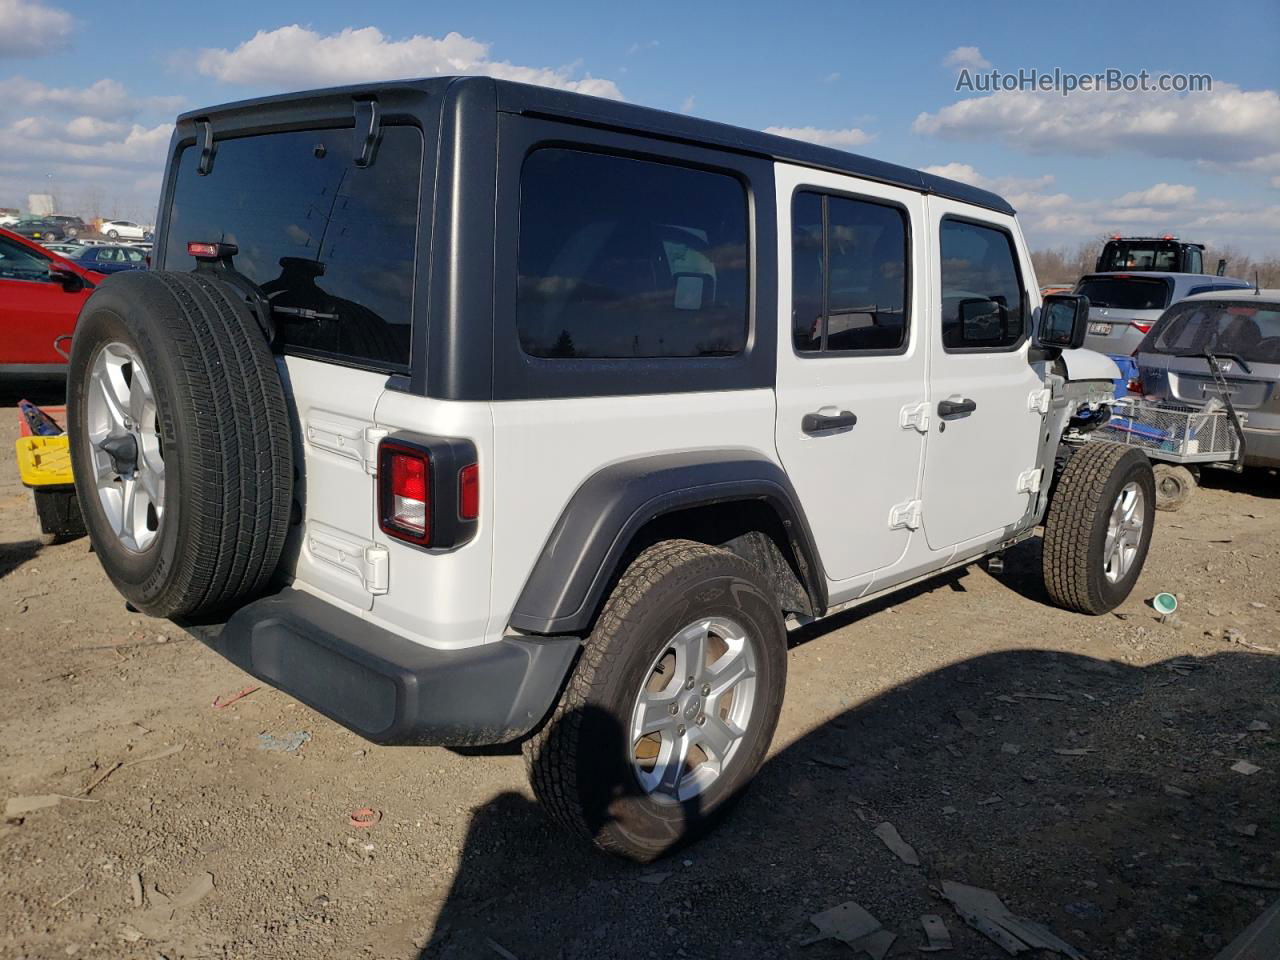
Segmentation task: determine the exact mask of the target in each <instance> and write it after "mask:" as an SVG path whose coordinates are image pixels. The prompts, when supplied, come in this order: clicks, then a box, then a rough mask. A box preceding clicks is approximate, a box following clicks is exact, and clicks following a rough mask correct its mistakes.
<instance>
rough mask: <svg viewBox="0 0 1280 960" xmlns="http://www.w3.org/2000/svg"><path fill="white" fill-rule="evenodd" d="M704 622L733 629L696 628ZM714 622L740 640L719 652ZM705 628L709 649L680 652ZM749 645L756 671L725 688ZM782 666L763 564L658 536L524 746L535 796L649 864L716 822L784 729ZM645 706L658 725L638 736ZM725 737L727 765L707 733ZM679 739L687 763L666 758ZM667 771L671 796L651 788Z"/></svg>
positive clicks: (782, 644) (589, 834) (582, 829)
mask: <svg viewBox="0 0 1280 960" xmlns="http://www.w3.org/2000/svg"><path fill="white" fill-rule="evenodd" d="M708 624H710V625H718V624H723V625H725V626H712V627H711V629H709V630H707V629H700V626H702V625H708ZM738 625H740V628H741V630H740V631H738V630H737V629H736V627H737V626H738ZM717 630H718V631H720V632H722V633H725V634H733V633H738V632H740V633H741V640H740V641H734V642H730V643H725V645H724V649H723V651H721V652H719V653H716V652H715V650H716V649H717V645H718V644H719V643H721V642H723V640H722V639H721V638H719V637H718V636H716V635H715V632H716V631H717ZM699 635H701V636H704V637H705V644H704V646H700V647H698V649H699V650H701V651H703V653H699V654H688V655H686V656H685V658H684V659H683V660H682V659H681V658H680V654H679V653H678V645H679V644H680V642H681V639H680V638H681V637H684V636H692V637H696V636H699ZM700 642H701V641H700ZM735 642H736V643H738V645H737V646H735V645H734V643H735ZM748 646H749V647H750V649H751V651H752V655H751V661H750V665H749V667H746V666H741V665H740V668H741V679H739V680H738V681H735V682H733V685H730V683H731V681H729V680H728V679H727V678H728V672H729V669H730V667H731V666H733V665H734V664H737V663H738V660H737V659H735V658H736V657H739V656H743V657H745V654H744V653H742V654H739V653H734V651H735V650H741V651H745V650H746V649H747V648H748ZM706 651H711V652H709V653H708V652H706ZM746 662H747V661H746V660H743V661H742V663H743V664H746ZM691 664H692V666H691ZM707 665H709V669H708V670H707V672H706V673H705V674H703V673H702V672H701V671H702V667H703V666H707ZM786 669H787V661H786V633H785V629H784V627H783V623H782V614H781V611H780V610H779V607H778V602H777V599H776V598H775V597H774V595H773V592H772V591H771V590H770V589H769V586H768V584H767V583H766V582H765V580H764V578H763V576H761V574H760V572H759V570H758V569H757V568H756V567H755V566H753V565H752V564H750V563H747V562H746V561H745V560H743V559H741V558H740V557H737V556H735V555H734V554H732V553H729V552H728V551H727V550H723V549H720V548H717V547H711V546H707V545H705V544H701V543H694V542H692V541H688V540H669V541H664V542H662V543H659V544H656V545H655V546H652V547H650V548H649V549H647V550H645V551H644V552H643V553H641V554H640V555H639V556H638V557H637V558H636V559H635V561H634V562H633V563H632V564H631V565H630V567H628V568H627V570H626V572H625V573H624V574H623V576H622V579H621V580H620V581H619V582H618V585H617V586H616V587H615V588H614V590H613V593H612V594H611V596H610V597H609V599H608V601H607V602H606V604H605V606H604V609H603V611H602V612H601V614H600V618H599V620H598V622H597V624H596V627H595V629H594V630H593V631H592V633H591V636H590V638H588V640H587V643H586V646H585V648H584V650H583V652H582V656H581V658H580V660H579V662H578V665H577V667H576V668H575V670H574V673H573V675H572V676H571V678H570V680H569V684H568V686H567V688H566V689H565V691H564V694H563V695H562V697H561V700H560V703H559V704H558V705H557V707H556V709H555V712H554V713H553V715H552V717H551V719H550V720H549V721H548V722H547V724H546V725H545V726H544V727H543V728H542V729H541V730H540V731H539V732H538V733H537V734H536V735H535V736H534V737H532V738H531V739H530V740H528V741H526V743H525V745H524V754H525V761H526V766H527V768H528V772H529V779H530V781H531V782H532V784H533V789H534V793H535V794H536V795H537V797H538V799H539V800H540V801H541V803H542V804H543V806H544V807H545V809H546V810H547V812H548V813H549V814H550V815H551V817H552V818H553V819H555V820H556V821H558V822H559V823H560V824H561V825H562V826H564V827H566V828H567V829H569V830H570V831H572V832H574V833H577V834H578V835H580V836H583V837H586V838H588V839H590V840H591V841H592V842H594V843H595V844H596V846H598V847H599V848H600V849H602V850H604V851H606V852H608V853H612V854H616V855H618V856H622V857H625V858H627V859H630V860H636V861H640V862H648V861H651V860H654V859H656V858H657V857H660V856H662V855H663V854H664V853H666V852H668V851H669V850H671V849H673V848H674V847H676V846H678V845H680V844H683V843H685V842H687V841H689V840H691V839H692V838H694V837H696V836H698V835H699V834H701V833H702V832H704V831H706V830H707V829H709V828H710V826H711V825H712V824H713V823H715V822H716V820H717V819H718V817H719V816H720V815H722V814H723V812H724V811H725V810H726V808H727V806H728V804H729V803H730V801H732V800H733V799H734V798H735V797H736V796H737V795H738V793H739V792H740V791H741V790H742V788H743V787H744V786H745V785H746V784H747V782H748V781H749V780H750V779H751V777H752V776H753V775H754V774H755V772H756V770H757V769H758V768H759V766H760V764H761V762H762V761H763V760H764V756H765V753H766V751H767V750H768V748H769V742H770V740H771V739H772V738H773V732H774V729H775V727H776V726H777V722H778V712H779V710H780V709H781V706H782V695H783V690H784V687H785V684H786ZM686 672H688V673H689V677H688V678H687V679H688V681H689V682H688V683H687V684H686V682H685V681H686V676H685V674H686ZM694 673H697V674H698V676H697V678H694V676H693V674H694ZM747 684H750V687H749V690H748V687H747V686H746V685H747ZM730 691H731V692H730ZM725 692H729V696H728V699H727V700H726V699H725ZM668 697H669V698H670V699H669V700H668V699H666V698H668ZM739 697H742V698H743V699H742V700H741V701H740V700H739ZM667 703H670V705H671V707H674V708H675V710H674V711H673V712H671V716H670V719H668V718H667V716H666V714H667V713H668V712H669V711H668V707H667V706H666V704H667ZM644 710H651V711H652V712H651V713H645V714H644V716H652V717H653V718H654V724H655V725H656V726H659V727H661V731H660V732H656V733H653V734H650V735H648V736H639V737H638V736H637V731H638V730H639V729H640V726H639V724H640V722H641V721H640V719H639V718H640V717H641V711H644ZM724 717H727V720H726V719H723V718H724ZM739 721H741V725H738V724H739ZM677 731H679V734H678V735H677ZM725 731H729V732H730V734H731V735H732V736H736V739H733V740H732V741H731V743H732V745H731V746H729V747H728V748H727V749H725V751H724V753H723V757H724V758H725V759H724V762H720V761H717V760H715V759H714V757H715V753H714V750H715V749H716V748H715V746H714V741H713V740H712V739H711V738H712V737H719V736H723V735H724V734H725ZM654 737H657V738H658V740H657V741H655V740H654V739H653V738H654ZM704 738H706V739H704ZM690 741H692V742H693V744H694V745H693V746H688V745H687V743H688V742H690ZM677 742H685V743H686V746H685V747H684V749H685V750H687V751H688V760H687V761H686V760H684V759H681V760H680V761H679V763H678V764H671V763H664V761H663V757H664V756H666V757H671V756H679V757H682V758H683V757H684V756H685V754H684V753H683V752H681V753H679V754H676V753H675V752H674V750H675V749H676V747H675V745H676V744H677ZM724 742H726V743H728V742H730V741H729V740H726V741H724ZM700 743H705V744H707V749H706V750H705V751H704V750H703V748H702V746H699V744H700ZM658 744H662V746H658ZM666 744H671V745H672V746H671V747H668V746H666ZM668 749H670V750H672V751H673V752H672V753H670V754H667V753H663V751H664V750H668ZM699 758H701V759H699ZM667 769H670V770H671V771H673V773H672V779H671V787H672V792H671V793H670V794H668V793H667V792H665V790H666V787H665V786H664V785H663V784H662V783H655V781H658V780H662V781H664V782H665V781H666V779H667V778H666V777H665V776H663V771H664V770H667ZM686 791H687V795H686Z"/></svg>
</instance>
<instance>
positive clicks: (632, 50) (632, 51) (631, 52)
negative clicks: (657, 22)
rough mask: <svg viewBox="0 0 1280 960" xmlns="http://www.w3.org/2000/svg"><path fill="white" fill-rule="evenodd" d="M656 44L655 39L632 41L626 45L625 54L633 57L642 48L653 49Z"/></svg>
mask: <svg viewBox="0 0 1280 960" xmlns="http://www.w3.org/2000/svg"><path fill="white" fill-rule="evenodd" d="M658 45H659V44H658V41H657V40H646V41H645V42H644V43H639V42H637V43H633V44H632V45H631V46H629V47H627V56H628V57H634V56H635V55H636V54H637V53H640V52H641V51H642V50H653V49H654V48H656V47H657V46H658Z"/></svg>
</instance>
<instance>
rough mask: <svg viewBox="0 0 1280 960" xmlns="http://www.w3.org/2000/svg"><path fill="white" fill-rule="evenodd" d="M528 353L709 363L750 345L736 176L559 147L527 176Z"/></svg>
mask: <svg viewBox="0 0 1280 960" xmlns="http://www.w3.org/2000/svg"><path fill="white" fill-rule="evenodd" d="M519 244H520V245H519V253H518V260H519V289H518V293H517V303H516V320H517V327H518V330H519V335H520V345H521V346H522V347H523V348H524V351H525V352H526V353H528V354H530V355H532V356H535V357H595V358H630V357H702V356H727V355H732V354H736V353H739V352H741V351H742V349H743V348H744V346H745V345H746V338H747V299H748V298H747V281H748V278H747V198H746V191H745V189H744V188H743V185H742V184H741V183H740V182H739V181H738V180H737V179H735V178H734V177H731V176H728V175H725V174H720V173H712V172H709V171H705V170H695V169H692V168H689V167H679V166H674V165H671V164H665V163H656V162H653V161H649V160H637V159H633V158H629V157H618V156H610V155H606V154H596V153H587V152H584V151H579V150H567V149H562V148H558V147H557V148H544V149H541V150H535V151H534V152H533V153H531V154H530V155H529V156H528V158H526V160H525V162H524V166H523V169H522V171H521V175H520V241H519Z"/></svg>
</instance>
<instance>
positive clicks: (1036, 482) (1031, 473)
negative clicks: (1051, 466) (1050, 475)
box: [1018, 467, 1044, 493]
mask: <svg viewBox="0 0 1280 960" xmlns="http://www.w3.org/2000/svg"><path fill="white" fill-rule="evenodd" d="M1043 479H1044V468H1043V467H1034V468H1032V469H1030V470H1023V471H1022V472H1021V473H1020V474H1018V492H1019V493H1039V492H1040V481H1042V480H1043Z"/></svg>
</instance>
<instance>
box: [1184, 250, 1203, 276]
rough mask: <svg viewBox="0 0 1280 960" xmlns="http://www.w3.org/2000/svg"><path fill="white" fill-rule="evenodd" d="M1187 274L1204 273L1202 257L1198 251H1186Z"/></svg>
mask: <svg viewBox="0 0 1280 960" xmlns="http://www.w3.org/2000/svg"><path fill="white" fill-rule="evenodd" d="M1187 273H1204V255H1203V254H1202V253H1201V252H1200V251H1199V250H1194V249H1192V250H1188V251H1187Z"/></svg>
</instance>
